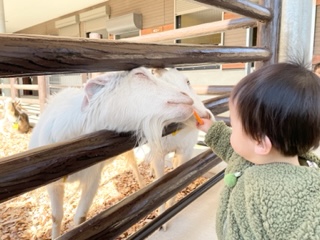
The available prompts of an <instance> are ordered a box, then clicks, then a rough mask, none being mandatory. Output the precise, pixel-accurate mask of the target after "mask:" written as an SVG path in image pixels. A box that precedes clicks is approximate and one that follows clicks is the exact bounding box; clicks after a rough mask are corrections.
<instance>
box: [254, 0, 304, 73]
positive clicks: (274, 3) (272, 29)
mask: <svg viewBox="0 0 320 240" xmlns="http://www.w3.org/2000/svg"><path fill="white" fill-rule="evenodd" d="M281 2H282V0H260V4H261V5H264V6H265V7H266V8H268V9H272V10H273V14H272V16H273V18H272V20H271V21H268V22H265V23H263V22H260V23H258V36H257V46H259V47H261V48H266V49H268V50H269V51H270V52H271V53H272V56H271V58H269V59H268V60H265V61H263V62H256V63H255V68H256V69H258V68H260V67H262V66H263V65H269V64H273V63H277V62H278V61H279V57H278V55H279V41H280V20H281ZM297 11H299V10H297ZM297 21H298V20H297ZM295 31H297V29H296V30H295Z"/></svg>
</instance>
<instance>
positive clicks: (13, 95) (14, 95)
mask: <svg viewBox="0 0 320 240" xmlns="http://www.w3.org/2000/svg"><path fill="white" fill-rule="evenodd" d="M16 82H17V78H10V93H11V98H12V99H15V98H17V97H18V90H17V89H16V88H15V86H14V85H15V84H16Z"/></svg>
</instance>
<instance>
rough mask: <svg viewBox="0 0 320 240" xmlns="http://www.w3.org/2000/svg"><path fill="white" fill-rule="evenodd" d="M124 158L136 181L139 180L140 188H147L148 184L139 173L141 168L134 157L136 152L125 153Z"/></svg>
mask: <svg viewBox="0 0 320 240" xmlns="http://www.w3.org/2000/svg"><path fill="white" fill-rule="evenodd" d="M124 157H125V158H126V159H127V163H128V164H129V165H130V168H131V170H132V173H133V175H134V177H135V179H136V180H137V182H138V184H139V187H140V188H144V187H145V186H146V183H145V181H144V180H143V178H142V176H141V174H140V172H139V168H138V164H137V160H136V157H135V155H134V151H133V150H129V151H127V152H125V153H124Z"/></svg>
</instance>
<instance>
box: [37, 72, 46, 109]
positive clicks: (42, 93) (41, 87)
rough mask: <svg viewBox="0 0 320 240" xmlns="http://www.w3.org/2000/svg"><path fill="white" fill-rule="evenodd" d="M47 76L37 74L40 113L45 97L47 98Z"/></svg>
mask: <svg viewBox="0 0 320 240" xmlns="http://www.w3.org/2000/svg"><path fill="white" fill-rule="evenodd" d="M47 91H48V90H47V77H46V76H38V93H39V105H40V113H41V112H42V111H43V109H44V106H45V103H46V99H47Z"/></svg>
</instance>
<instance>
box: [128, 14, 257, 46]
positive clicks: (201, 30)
mask: <svg viewBox="0 0 320 240" xmlns="http://www.w3.org/2000/svg"><path fill="white" fill-rule="evenodd" d="M256 25H257V22H256V21H255V20H253V19H251V18H237V19H229V20H223V21H217V22H211V23H204V24H199V25H196V26H192V27H185V28H179V29H174V30H169V31H165V32H159V33H153V34H148V35H143V36H139V37H132V38H126V39H124V40H125V41H128V42H161V41H167V40H174V39H184V38H191V37H198V36H205V35H209V34H214V33H220V32H223V31H226V30H231V29H236V28H245V27H254V26H256Z"/></svg>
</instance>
